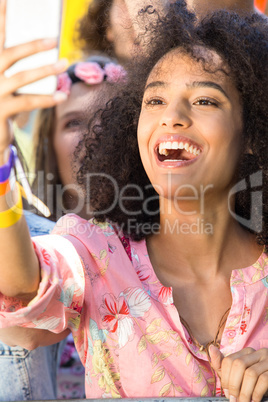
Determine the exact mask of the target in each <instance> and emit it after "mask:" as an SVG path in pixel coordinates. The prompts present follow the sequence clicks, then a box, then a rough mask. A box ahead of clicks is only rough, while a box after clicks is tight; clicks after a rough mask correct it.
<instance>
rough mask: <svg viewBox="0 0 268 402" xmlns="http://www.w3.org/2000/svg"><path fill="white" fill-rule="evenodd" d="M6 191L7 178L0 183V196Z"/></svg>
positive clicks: (8, 187) (8, 186)
mask: <svg viewBox="0 0 268 402" xmlns="http://www.w3.org/2000/svg"><path fill="white" fill-rule="evenodd" d="M8 191H10V184H9V179H8V180H6V181H4V182H2V183H0V196H1V195H5V194H6V193H7V192H8Z"/></svg>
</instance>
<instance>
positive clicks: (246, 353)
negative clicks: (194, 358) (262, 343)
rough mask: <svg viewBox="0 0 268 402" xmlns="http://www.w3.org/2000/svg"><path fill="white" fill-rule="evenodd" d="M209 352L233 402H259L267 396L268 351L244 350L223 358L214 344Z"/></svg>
mask: <svg viewBox="0 0 268 402" xmlns="http://www.w3.org/2000/svg"><path fill="white" fill-rule="evenodd" d="M209 353H210V358H211V365H212V367H213V368H214V370H215V371H216V372H217V374H218V376H219V377H220V378H221V386H222V388H223V390H224V393H225V396H226V397H227V398H228V399H230V401H231V402H235V401H239V402H251V401H254V402H260V401H261V400H262V398H263V397H264V396H268V349H266V348H263V349H259V350H255V349H252V348H245V349H242V350H240V351H239V352H237V353H233V354H231V355H229V356H227V357H224V356H223V355H222V353H221V352H220V351H219V349H218V348H216V347H215V346H214V345H211V346H210V347H209Z"/></svg>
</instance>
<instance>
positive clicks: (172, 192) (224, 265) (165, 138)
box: [0, 0, 268, 402]
mask: <svg viewBox="0 0 268 402" xmlns="http://www.w3.org/2000/svg"><path fill="white" fill-rule="evenodd" d="M147 11H148V10H147ZM150 15H151V14H150V10H149V11H148V18H149V19H150ZM153 20H154V24H153V25H152V26H151V25H150V27H148V29H149V28H150V32H152V41H151V46H150V50H151V54H148V55H146V57H145V58H144V59H142V60H138V59H137V60H136V59H135V60H133V63H132V64H133V71H131V72H130V74H129V76H128V77H129V78H128V82H127V83H126V86H124V87H123V88H122V91H121V92H120V93H119V95H117V96H116V97H114V98H113V99H112V100H111V101H109V102H108V103H107V105H106V107H105V108H104V109H103V110H101V111H100V112H99V113H97V114H96V115H95V116H94V118H93V120H92V121H91V122H90V124H89V127H88V132H86V133H85V135H84V137H83V141H82V142H81V143H80V148H79V149H78V151H77V155H78V162H79V164H80V163H81V166H80V169H79V175H78V179H79V182H80V183H81V184H82V185H83V187H84V190H85V193H86V195H87V197H88V201H89V202H90V205H91V207H93V210H94V219H92V220H90V221H87V220H84V219H81V218H80V217H79V216H77V215H74V214H69V215H67V216H65V217H64V218H63V219H60V220H59V222H58V223H57V225H56V228H55V230H54V232H53V235H52V236H45V237H42V238H37V239H35V240H34V250H33V248H31V246H32V243H31V240H30V238H29V236H28V237H27V232H26V231H25V230H24V228H23V222H24V221H23V218H21V219H20V221H19V222H18V224H20V225H21V226H20V229H21V231H18V228H17V227H15V225H13V226H14V227H9V228H8V229H9V231H7V230H5V231H3V233H1V232H0V235H1V234H2V237H0V240H1V239H2V241H3V242H4V240H5V237H4V235H7V234H8V235H9V236H10V237H11V236H12V237H11V240H12V245H13V248H14V249H15V250H16V254H15V261H14V258H13V261H12V270H11V269H10V267H9V264H8V261H9V260H8V258H7V257H8V256H11V251H13V254H14V250H11V251H10V253H9V254H7V251H6V250H5V249H4V247H3V245H2V244H1V243H2V242H1V241H0V245H1V247H2V248H1V252H5V253H6V254H5V256H6V258H5V259H3V262H2V263H1V266H0V268H1V278H2V281H1V283H0V289H1V291H2V292H3V294H4V295H5V296H2V304H1V306H2V308H1V316H0V325H1V326H3V327H4V326H12V325H23V326H28V327H37V328H46V329H48V330H50V331H52V332H55V333H61V332H62V331H64V330H65V329H66V328H70V329H71V330H72V332H73V334H74V339H75V342H76V347H77V350H78V353H79V355H80V357H81V360H82V361H83V362H84V365H85V372H86V373H85V379H86V381H85V384H86V385H85V386H86V395H87V397H90V398H111V397H113V398H120V397H121V398H133V397H139V398H146V397H154V398H157V397H161V398H163V397H166V396H172V397H193V396H195V397H199V396H201V397H205V396H224V395H225V396H226V397H227V398H229V399H230V400H231V401H232V402H235V401H236V400H237V399H239V400H243V401H245V402H250V401H254V402H260V401H261V399H262V398H263V396H264V395H266V394H267V391H268V383H267V376H268V349H267V342H268V334H267V305H268V293H267V291H266V289H267V286H266V285H267V277H268V265H267V250H266V247H265V246H266V245H267V240H268V238H267V237H268V236H267V232H268V231H267V229H268V228H267V208H268V202H267V176H268V173H267V172H268V161H267V121H266V120H267V107H268V91H267V87H268V75H267V65H268V52H267V41H268V38H267V34H266V33H265V32H266V28H264V27H266V20H264V19H263V18H262V17H261V16H258V15H253V16H251V17H246V18H240V17H239V16H238V15H236V14H233V13H228V12H224V11H222V12H219V13H216V14H214V15H213V16H211V17H209V18H207V19H206V20H204V21H202V22H197V21H196V20H195V17H194V16H193V15H192V14H191V13H189V12H188V11H187V7H186V4H185V2H184V1H182V0H180V1H178V2H175V3H174V4H173V5H172V6H171V7H170V10H169V13H168V14H167V16H166V17H165V18H163V17H161V16H158V18H157V21H155V15H154V16H153ZM223 44H224V46H223ZM3 106H4V103H3ZM0 110H1V108H0ZM0 123H1V121H0ZM89 133H90V135H89ZM1 134H2V135H3V136H4V134H5V132H4V133H2V132H1ZM107 138H109V141H107ZM173 146H174V150H173ZM160 149H161V153H160V152H159V151H160ZM178 149H180V150H179V151H178ZM79 150H80V151H81V153H79ZM165 154H167V155H165ZM166 157H167V158H168V159H167V158H166ZM252 158H253V163H251V165H248V163H247V162H248V161H249V160H250V159H252ZM89 172H90V173H93V174H94V177H93V178H92V177H91V179H92V180H91V181H90V183H89V182H88V174H89ZM248 176H249V177H248ZM246 180H247V181H248V183H249V184H250V185H251V186H252V187H253V188H254V187H256V188H257V191H256V192H255V191H253V194H251V192H250V190H249V191H246V197H247V198H246V200H244V198H243V197H242V198H241V197H240V193H241V192H242V193H243V191H242V190H243V189H244V188H246V187H247V181H246ZM260 187H261V190H260ZM122 191H123V192H122ZM248 196H249V197H248ZM248 201H251V203H248ZM260 207H261V208H260ZM235 208H236V214H235V212H234V211H235ZM262 208H263V210H262ZM256 211H257V212H256ZM250 213H251V216H250V217H249V218H248V217H247V214H250ZM241 216H242V217H243V219H244V220H241V219H240V218H241ZM256 221H257V222H261V226H254V224H255V223H256ZM200 222H201V224H200ZM206 224H210V225H211V226H210V227H211V228H212V230H209V231H206V230H203V229H202V228H204V227H206ZM202 225H203V226H202ZM155 226H156V227H155ZM196 228H197V230H196ZM199 228H200V230H199ZM23 230H24V231H23ZM18 233H21V234H23V235H24V236H22V235H21V236H20V235H19V234H18ZM25 244H26V245H27V246H28V251H26V252H25V251H24V249H25ZM13 254H12V256H13ZM17 255H21V258H16V256H17ZM26 258H27V262H28V261H30V262H29V263H27V264H25V259H26ZM7 268H9V269H7ZM40 270H41V275H40ZM40 277H41V279H40ZM11 284H12V286H11ZM36 292H38V295H37V297H35V298H34V299H33V297H34V296H35V295H36ZM10 296H12V298H11V297H10ZM25 300H26V301H27V302H28V301H30V300H31V303H29V304H27V306H26V307H25ZM15 310H17V311H15ZM10 311H12V313H10ZM130 356H131V359H130V358H129V357H130Z"/></svg>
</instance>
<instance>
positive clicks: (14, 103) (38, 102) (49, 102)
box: [0, 92, 67, 121]
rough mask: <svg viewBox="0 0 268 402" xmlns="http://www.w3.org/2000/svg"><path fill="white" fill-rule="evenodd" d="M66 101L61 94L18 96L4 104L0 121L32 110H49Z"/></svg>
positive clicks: (0, 112)
mask: <svg viewBox="0 0 268 402" xmlns="http://www.w3.org/2000/svg"><path fill="white" fill-rule="evenodd" d="M66 99H67V95H66V94H65V93H63V92H56V93H55V94H54V95H53V96H50V95H18V96H14V97H10V98H8V99H7V100H6V102H5V108H4V110H1V111H0V121H1V120H5V119H7V118H9V117H10V116H14V115H15V114H18V113H21V112H24V111H25V112H29V111H32V110H34V109H41V108H49V107H53V106H55V105H57V104H58V103H61V102H63V101H65V100H66Z"/></svg>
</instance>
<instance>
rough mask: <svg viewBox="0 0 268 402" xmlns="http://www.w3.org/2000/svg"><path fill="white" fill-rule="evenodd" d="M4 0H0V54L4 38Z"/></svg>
mask: <svg viewBox="0 0 268 402" xmlns="http://www.w3.org/2000/svg"><path fill="white" fill-rule="evenodd" d="M5 31H6V0H1V1H0V54H1V53H2V51H3V49H4V45H5V40H6V34H5Z"/></svg>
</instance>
